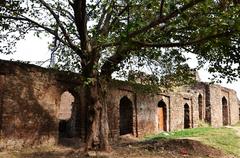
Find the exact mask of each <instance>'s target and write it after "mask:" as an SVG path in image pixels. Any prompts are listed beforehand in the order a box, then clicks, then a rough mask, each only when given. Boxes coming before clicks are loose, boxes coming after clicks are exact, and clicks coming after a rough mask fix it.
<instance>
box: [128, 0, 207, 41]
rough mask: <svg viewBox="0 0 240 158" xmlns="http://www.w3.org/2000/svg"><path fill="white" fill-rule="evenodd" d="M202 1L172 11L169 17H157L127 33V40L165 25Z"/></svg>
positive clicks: (193, 1) (198, 0) (194, 0)
mask: <svg viewBox="0 0 240 158" xmlns="http://www.w3.org/2000/svg"><path fill="white" fill-rule="evenodd" d="M202 1H204V0H192V1H191V2H189V3H188V4H186V5H184V6H182V7H181V8H180V9H176V10H175V11H173V12H172V13H170V14H169V15H167V16H165V17H160V16H159V17H158V18H157V19H155V20H153V21H151V22H150V23H149V24H148V25H146V26H144V27H142V28H140V29H138V30H136V31H133V32H131V33H129V38H132V37H135V36H137V35H138V34H141V33H143V32H146V31H148V30H149V29H151V28H153V27H155V26H157V25H159V24H161V23H166V22H167V21H169V20H171V19H172V18H174V17H176V16H177V15H178V14H180V13H182V12H184V11H186V10H188V9H189V8H191V7H193V6H194V5H196V4H198V3H200V2H202Z"/></svg>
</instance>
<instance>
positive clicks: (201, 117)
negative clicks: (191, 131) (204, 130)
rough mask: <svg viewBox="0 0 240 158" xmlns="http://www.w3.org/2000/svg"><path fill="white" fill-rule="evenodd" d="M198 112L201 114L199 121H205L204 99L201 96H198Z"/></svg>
mask: <svg viewBox="0 0 240 158" xmlns="http://www.w3.org/2000/svg"><path fill="white" fill-rule="evenodd" d="M198 112H199V120H200V121H201V120H203V97H202V95H201V94H199V96H198Z"/></svg>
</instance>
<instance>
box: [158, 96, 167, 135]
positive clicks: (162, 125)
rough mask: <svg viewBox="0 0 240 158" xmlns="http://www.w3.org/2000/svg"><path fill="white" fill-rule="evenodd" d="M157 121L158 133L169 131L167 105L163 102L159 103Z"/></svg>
mask: <svg viewBox="0 0 240 158" xmlns="http://www.w3.org/2000/svg"><path fill="white" fill-rule="evenodd" d="M157 119H158V131H167V105H166V103H165V102H164V101H163V100H160V101H159V102H158V108H157Z"/></svg>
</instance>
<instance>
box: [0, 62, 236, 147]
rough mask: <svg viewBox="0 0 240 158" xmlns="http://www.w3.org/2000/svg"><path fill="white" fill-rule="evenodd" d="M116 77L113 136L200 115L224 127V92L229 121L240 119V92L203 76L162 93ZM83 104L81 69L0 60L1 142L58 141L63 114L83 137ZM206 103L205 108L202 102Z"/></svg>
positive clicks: (174, 126) (111, 94) (174, 125)
mask: <svg viewBox="0 0 240 158" xmlns="http://www.w3.org/2000/svg"><path fill="white" fill-rule="evenodd" d="M114 82H115V83H117V84H112V83H111V84H109V86H108V89H107V93H106V98H105V103H106V104H107V107H108V110H107V111H108V120H109V121H108V123H109V129H110V133H109V137H110V138H112V140H116V139H118V138H119V136H120V135H121V127H122V126H124V125H126V126H127V127H124V128H125V129H124V130H125V131H124V132H126V131H127V132H126V133H128V132H129V133H128V134H132V135H134V136H136V137H142V136H145V135H148V134H155V133H159V132H162V131H174V130H181V129H184V128H194V127H197V126H198V124H199V122H200V121H206V122H208V123H210V124H211V125H212V126H214V127H221V126H223V117H224V116H223V105H222V104H223V102H222V100H223V97H224V98H226V102H227V108H228V112H227V115H228V118H227V119H228V124H235V123H236V122H238V121H239V116H240V115H239V101H238V99H237V96H236V92H235V91H233V90H230V89H227V88H224V87H221V86H218V85H209V84H207V83H200V82H199V83H197V84H195V85H194V86H191V87H190V86H187V87H184V88H183V89H180V90H178V91H175V92H161V93H160V92H142V91H141V92H140V91H136V90H135V89H134V88H133V87H132V86H131V85H130V84H128V83H127V82H122V81H114ZM123 83H124V84H123ZM64 92H65V93H66V92H68V93H71V95H70V96H71V97H74V98H69V99H68V98H65V99H64V100H65V101H66V102H67V103H69V102H73V103H72V106H68V107H65V106H64V105H63V108H62V109H65V111H66V112H64V110H63V111H61V110H62V109H61V108H60V104H61V103H60V102H61V96H62V95H63V94H64ZM199 96H200V98H201V103H200V101H199ZM121 100H122V102H121ZM124 100H125V101H124ZM65 101H63V103H64V102H65ZM120 103H122V104H128V105H126V108H129V111H131V112H130V113H129V112H128V111H125V112H127V113H128V114H127V115H124V117H130V116H132V118H129V119H127V118H124V117H122V116H120V115H122V114H121V112H120V111H121V109H120ZM160 103H161V106H160V105H159V104H160ZM69 104H70V103H69ZM83 104H84V91H83V85H82V82H81V77H80V75H78V74H73V73H67V72H58V71H55V70H52V69H44V68H40V67H37V66H33V65H28V64H22V63H14V62H8V61H1V60H0V130H1V141H0V147H4V148H8V147H9V148H10V147H18V146H19V147H23V146H29V145H35V144H41V143H57V142H58V140H59V124H60V120H64V119H66V120H67V121H68V122H67V124H70V125H71V126H74V127H71V129H74V132H70V133H72V134H71V135H73V136H78V137H79V138H81V140H82V141H83V140H84V138H85V136H86V132H87V130H86V128H87V125H86V122H87V121H86V108H85V107H84V106H81V105H83ZM163 105H164V106H163ZM200 105H201V106H202V108H199V106H200ZM121 106H122V107H124V106H125V105H121ZM185 107H188V109H186V108H185ZM199 109H201V110H202V111H201V112H200V111H199ZM70 111H71V117H70ZM200 113H201V116H200ZM225 119H226V118H225ZM186 121H187V122H188V123H187V125H186ZM121 123H122V124H121ZM186 126H187V127H186ZM66 127H67V125H66ZM64 128H65V126H64ZM124 134H125V133H124Z"/></svg>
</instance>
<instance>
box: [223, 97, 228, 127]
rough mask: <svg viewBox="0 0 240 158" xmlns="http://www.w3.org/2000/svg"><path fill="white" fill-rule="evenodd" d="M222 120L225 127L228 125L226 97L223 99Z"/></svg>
mask: <svg viewBox="0 0 240 158" xmlns="http://www.w3.org/2000/svg"><path fill="white" fill-rule="evenodd" d="M222 119H223V125H224V126H226V125H228V104H227V99H226V98H225V97H223V98H222Z"/></svg>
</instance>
